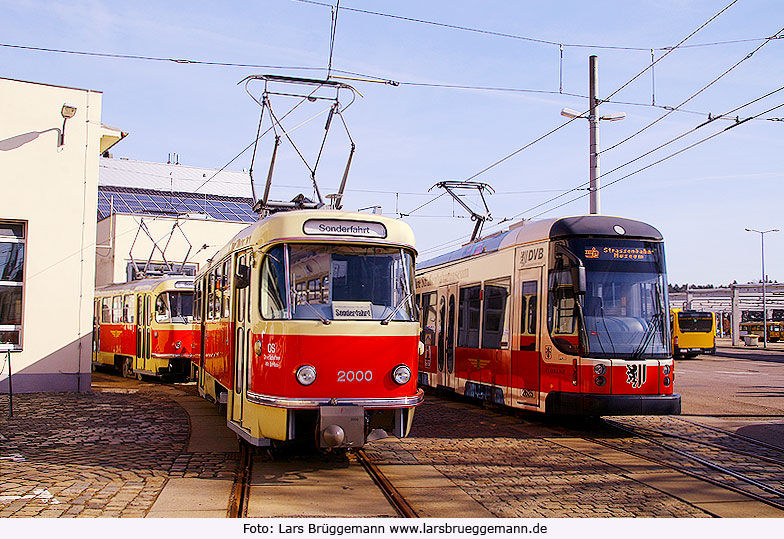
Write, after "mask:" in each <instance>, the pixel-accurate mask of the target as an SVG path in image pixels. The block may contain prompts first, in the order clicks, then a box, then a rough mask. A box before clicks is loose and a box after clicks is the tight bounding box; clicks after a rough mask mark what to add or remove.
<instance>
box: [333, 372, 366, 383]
mask: <svg viewBox="0 0 784 539" xmlns="http://www.w3.org/2000/svg"><path fill="white" fill-rule="evenodd" d="M372 379H373V372H372V371H338V382H370V381H371V380H372Z"/></svg>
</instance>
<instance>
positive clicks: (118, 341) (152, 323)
mask: <svg viewBox="0 0 784 539" xmlns="http://www.w3.org/2000/svg"><path fill="white" fill-rule="evenodd" d="M93 321H94V322H93V360H92V362H93V366H113V367H115V368H117V370H119V371H120V372H122V374H123V376H126V377H130V376H133V375H136V377H137V378H139V379H140V380H141V378H142V375H145V376H154V377H157V378H161V379H165V380H184V379H186V378H187V377H188V375H189V373H190V365H191V361H192V359H193V353H194V350H193V337H194V333H193V277H186V276H167V277H161V278H149V279H142V280H139V281H131V282H129V283H122V284H113V285H109V286H104V287H101V288H97V289H96V290H95V310H94V312H93Z"/></svg>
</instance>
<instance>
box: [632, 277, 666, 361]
mask: <svg viewBox="0 0 784 539" xmlns="http://www.w3.org/2000/svg"><path fill="white" fill-rule="evenodd" d="M655 290H656V292H655V293H654V291H653V290H651V300H652V301H653V304H654V305H656V307H657V308H658V312H656V313H655V314H654V315H653V316H652V317H651V321H650V323H649V324H648V327H646V328H645V332H644V333H643V334H642V339H641V340H640V345H639V346H638V347H637V350H635V351H634V354H632V359H640V358H641V357H642V354H643V352H645V349H646V348H648V345H649V344H650V343H651V340H652V339H653V336H654V335H655V334H656V328H658V327H659V324H660V323H661V322H662V320H663V319H664V312H663V311H662V310H661V303H660V302H659V301H658V298H659V297H660V293H659V283H656V288H655Z"/></svg>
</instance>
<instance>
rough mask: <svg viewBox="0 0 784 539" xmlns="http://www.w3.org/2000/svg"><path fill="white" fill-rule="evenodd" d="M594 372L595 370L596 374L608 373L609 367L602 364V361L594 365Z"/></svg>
mask: <svg viewBox="0 0 784 539" xmlns="http://www.w3.org/2000/svg"><path fill="white" fill-rule="evenodd" d="M593 372H595V373H596V374H598V375H599V376H603V375H604V373H606V372H607V367H605V366H604V365H602V364H601V363H598V364H596V365H594V366H593Z"/></svg>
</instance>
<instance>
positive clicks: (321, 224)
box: [302, 219, 387, 238]
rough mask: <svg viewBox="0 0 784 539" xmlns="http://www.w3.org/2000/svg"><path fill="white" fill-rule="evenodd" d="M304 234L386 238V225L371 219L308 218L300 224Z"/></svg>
mask: <svg viewBox="0 0 784 539" xmlns="http://www.w3.org/2000/svg"><path fill="white" fill-rule="evenodd" d="M302 230H303V232H304V233H305V234H308V235H313V236H357V237H361V238H386V237H387V227H385V226H384V225H383V224H381V223H374V222H372V221H349V220H343V219H308V220H307V221H305V224H304V225H303V226H302Z"/></svg>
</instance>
